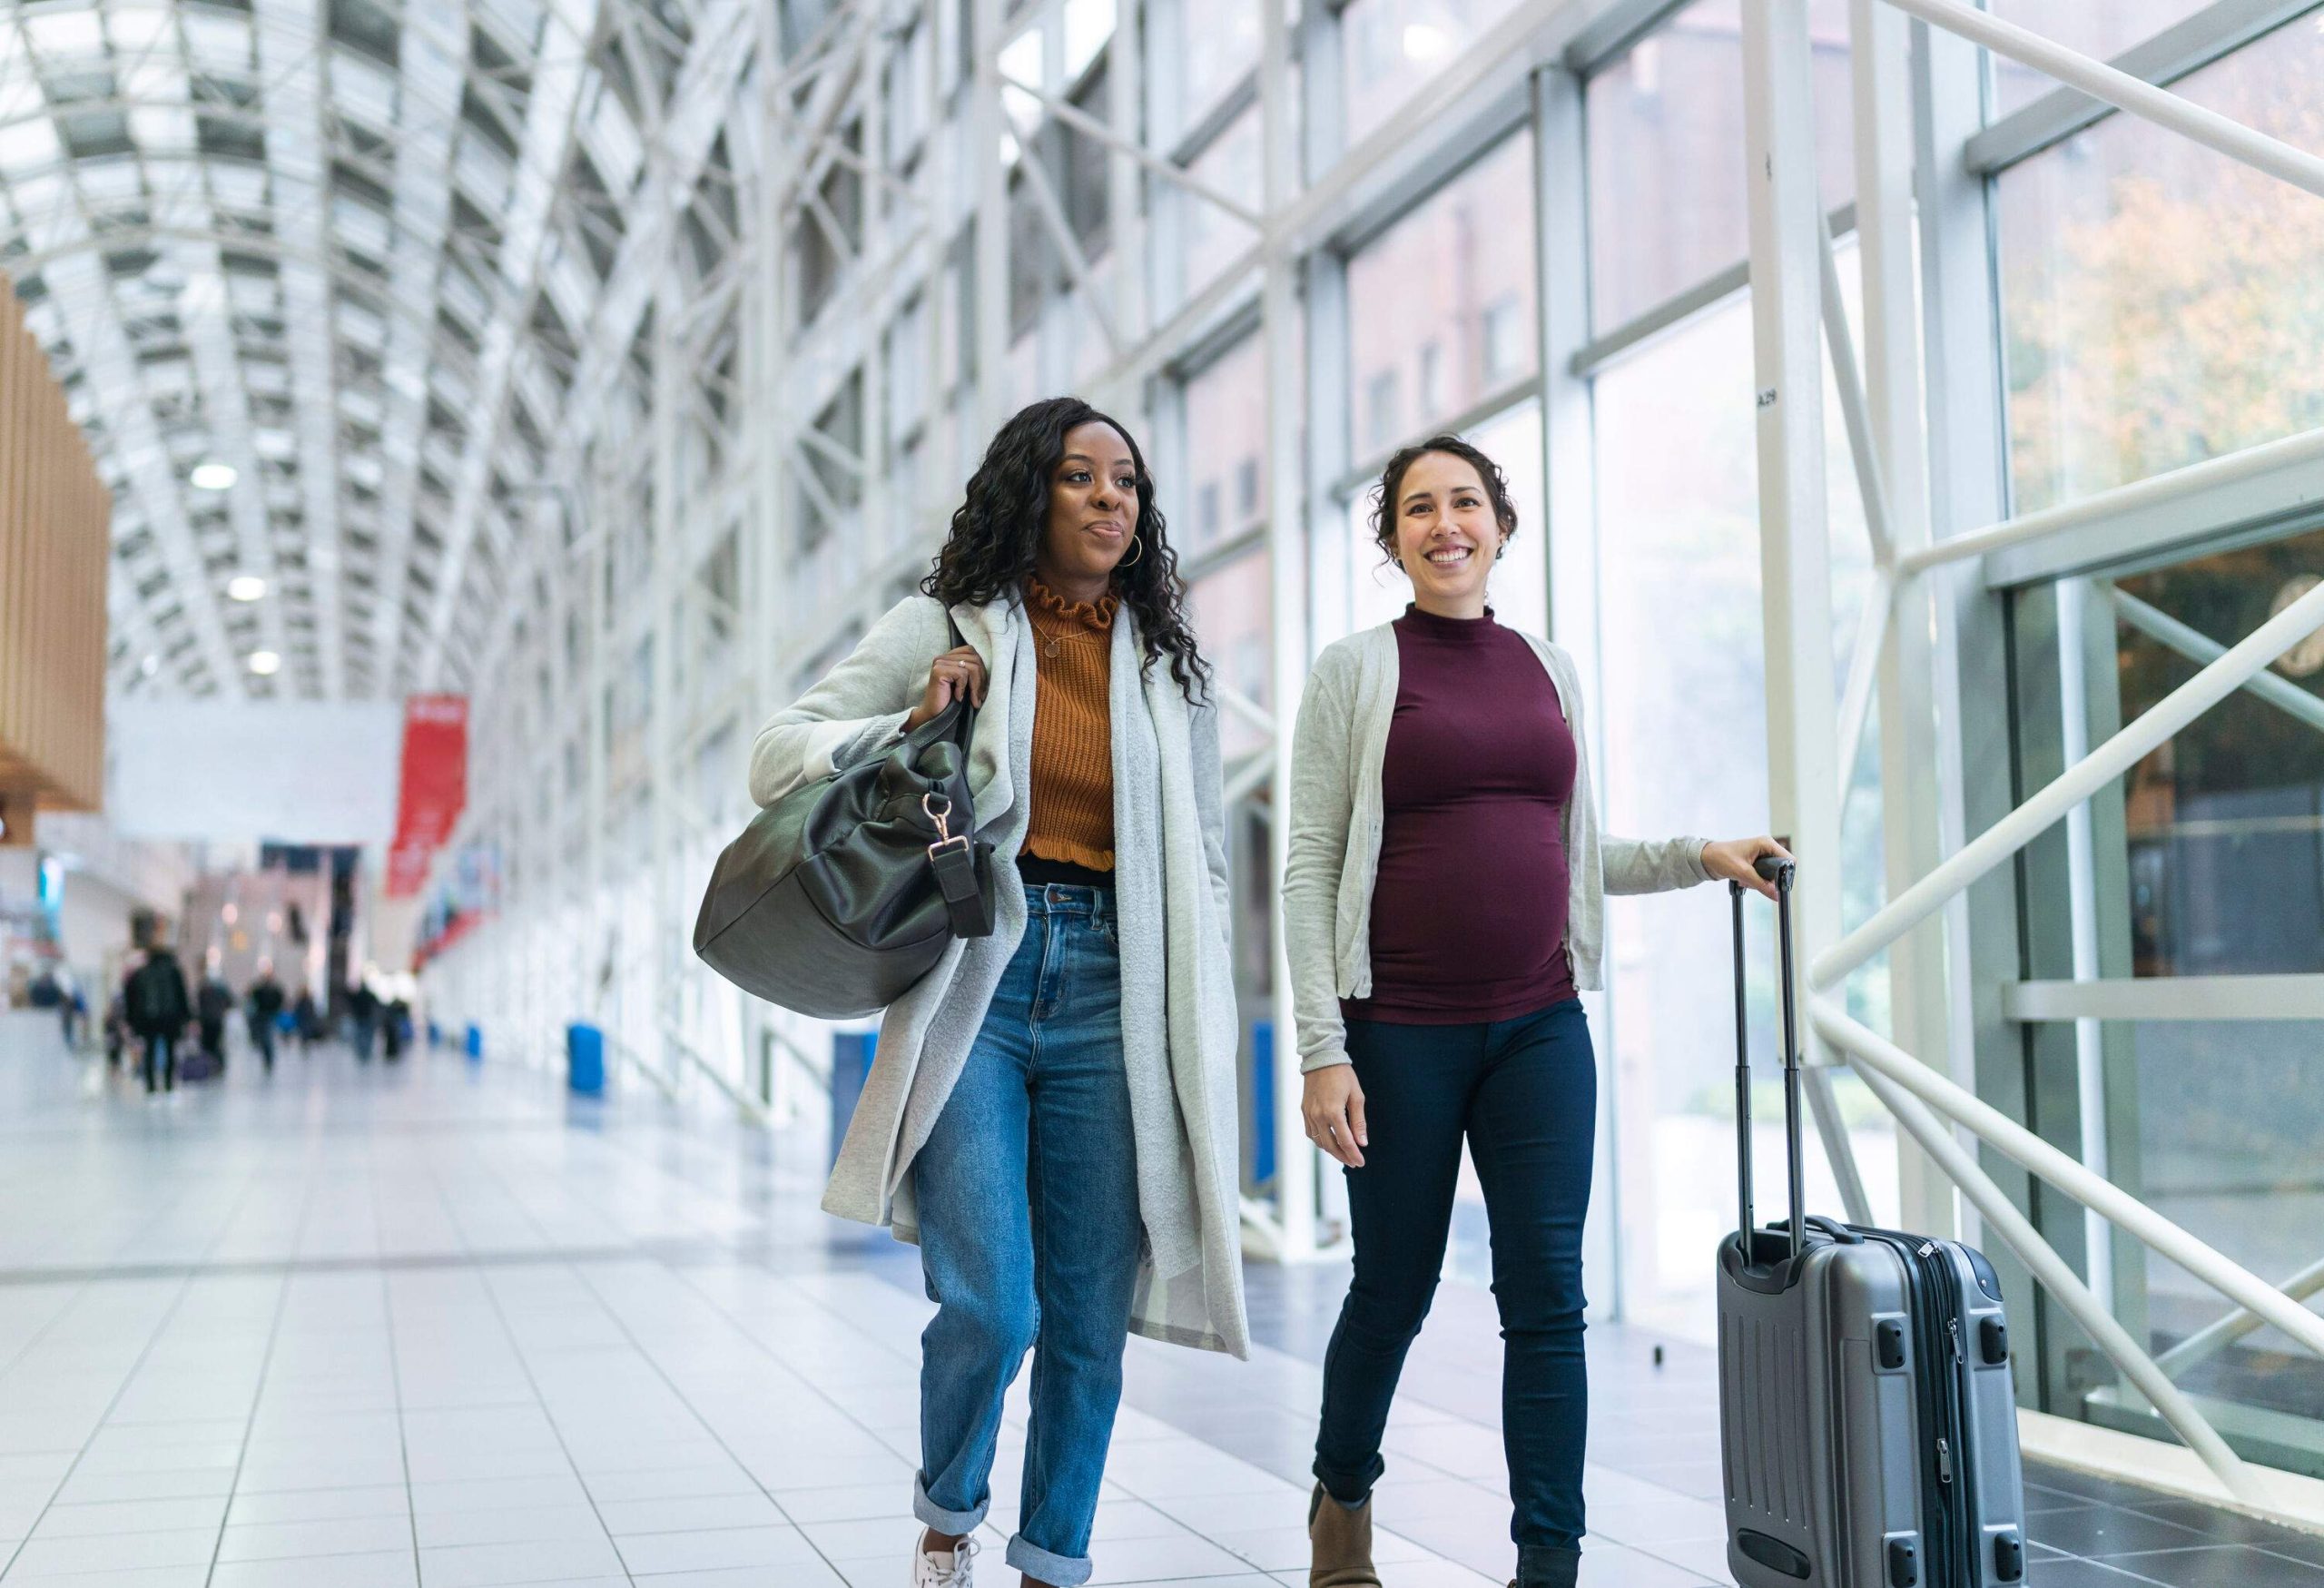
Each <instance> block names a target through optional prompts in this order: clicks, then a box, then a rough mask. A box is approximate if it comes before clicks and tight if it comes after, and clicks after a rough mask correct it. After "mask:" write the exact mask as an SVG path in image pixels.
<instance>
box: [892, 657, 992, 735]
mask: <svg viewBox="0 0 2324 1588" xmlns="http://www.w3.org/2000/svg"><path fill="white" fill-rule="evenodd" d="M962 695H967V696H968V699H969V704H970V705H974V706H979V707H981V706H982V705H984V658H983V657H982V656H978V655H977V653H976V647H975V646H960V647H959V648H958V649H955V650H949V651H946V652H945V653H944V654H943V655H942V656H939V657H937V658H936V660H935V661H934V662H933V663H931V665H930V666H929V669H928V687H927V688H926V689H924V690H922V691H921V696H920V704H919V705H916V706H914V707H913V708H912V713H911V715H910V716H908V717H906V718H904V732H905V733H907V734H909V733H911V731H912V730H913V729H915V728H917V727H919V726H920V725H921V724H922V723H925V722H927V721H929V720H930V719H931V718H932V717H934V716H935V715H936V714H937V713H938V712H940V711H942V710H943V709H944V708H945V707H946V706H948V705H951V704H952V703H953V702H954V701H955V700H958V699H959V698H960V696H962Z"/></svg>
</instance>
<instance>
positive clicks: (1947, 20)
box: [1885, 0, 2324, 198]
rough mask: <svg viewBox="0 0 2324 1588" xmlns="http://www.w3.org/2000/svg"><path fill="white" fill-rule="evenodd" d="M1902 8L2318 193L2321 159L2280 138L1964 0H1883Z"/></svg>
mask: <svg viewBox="0 0 2324 1588" xmlns="http://www.w3.org/2000/svg"><path fill="white" fill-rule="evenodd" d="M1885 3H1886V4H1887V5H1894V6H1896V8H1897V9H1898V10H1900V11H1905V12H1909V13H1910V14H1911V15H1915V16H1917V17H1919V18H1920V19H1921V20H1922V21H1923V22H1925V23H1927V24H1928V25H1930V26H1931V27H1937V28H1943V29H1944V30H1945V32H1947V33H1950V34H1955V35H1958V36H1960V37H1962V38H1965V39H1967V40H1969V41H1970V42H1971V43H1973V44H1983V45H1984V47H1985V48H1986V49H1989V50H1991V51H1993V53H1994V54H1997V55H2006V56H2008V57H2009V58H2010V59H2011V60H2013V61H2017V62H2020V63H2022V64H2025V65H2028V66H2031V67H2033V69H2034V70H2035V71H2037V72H2043V73H2047V74H2049V75H2050V76H2053V77H2054V78H2056V79H2057V80H2058V81H2059V82H2061V83H2063V84H2067V85H2069V86H2070V87H2073V88H2079V89H2081V90H2082V91H2083V93H2084V94H2089V95H2091V96H2092V97H2093V98H2095V99H2102V100H2104V101H2105V102H2106V103H2107V104H2111V105H2112V106H2114V107H2115V108H2116V109H2117V110H2123V111H2128V112H2129V113H2131V114H2132V115H2135V116H2140V117H2142V118H2143V119H2145V120H2147V121H2151V122H2152V123H2155V124H2156V125H2158V126H2162V127H2168V128H2169V129H2171V131H2172V132H2174V133H2181V134H2182V135H2183V136H2186V137H2189V138H2191V139H2193V140H2194V141H2195V142H2196V143H2201V144H2202V145H2203V146H2204V147H2205V148H2207V149H2212V150H2216V151H2217V152H2218V153H2221V154H2224V155H2226V156H2227V157H2228V158H2229V159H2230V160H2234V161H2239V162H2240V163H2243V164H2245V165H2248V166H2250V167H2251V168H2252V169H2253V170H2254V171H2260V172H2264V173H2267V174H2268V175H2270V176H2272V177H2275V178H2276V179H2277V180H2279V181H2280V182H2290V184H2291V185H2292V186H2294V187H2296V188H2300V189H2303V190H2305V191H2306V192H2310V193H2313V194H2315V195H2316V196H2317V197H2319V198H2324V160H2320V159H2319V158H2317V157H2316V156H2315V155H2313V154H2309V153H2306V152H2305V151H2303V150H2299V149H2295V148H2293V147H2292V146H2291V145H2290V144H2289V143H2285V142H2283V141H2282V140H2281V139H2280V138H2270V137H2269V136H2268V135H2267V134H2266V133H2257V132H2254V131H2252V130H2251V129H2250V127H2247V126H2245V125H2244V124H2243V123H2240V122H2238V121H2232V120H2230V119H2229V118H2228V117H2226V116H2223V115H2221V114H2220V113H2218V112H2217V111H2211V110H2205V109H2204V108H2203V107H2202V106H2201V105H2199V104H2192V103H2191V102H2189V101H2187V100H2184V99H2181V98H2180V97H2179V95H2177V94H2172V93H2171V92H2170V91H2169V90H2168V89H2162V88H2157V87H2156V86H2155V85H2154V84H2152V83H2145V82H2142V81H2140V80H2139V79H2138V78H2136V77H2133V76H2132V75H2131V74H2129V73H2127V72H2122V71H2119V70H2117V69H2116V68H2114V67H2112V66H2109V65H2107V64H2105V63H2104V62H2102V61H2093V60H2092V59H2091V58H2090V57H2089V56H2087V55H2085V54H2081V53H2079V52H2078V51H2074V50H2070V49H2067V48H2066V47H2065V46H2064V45H2063V44H2054V43H2053V42H2052V41H2050V40H2048V39H2045V38H2043V36H2042V35H2040V34H2037V33H2034V32H2033V31H2032V30H2031V29H2029V28H2023V27H2020V26H2018V25H2016V24H2015V23H2014V22H2006V21H2004V20H2003V19H2002V18H2000V17H1998V16H1994V15H1991V14H1990V13H1987V12H1984V11H1980V10H1978V9H1977V8H1976V7H1975V6H1974V5H1966V4H1965V3H1964V0H1885Z"/></svg>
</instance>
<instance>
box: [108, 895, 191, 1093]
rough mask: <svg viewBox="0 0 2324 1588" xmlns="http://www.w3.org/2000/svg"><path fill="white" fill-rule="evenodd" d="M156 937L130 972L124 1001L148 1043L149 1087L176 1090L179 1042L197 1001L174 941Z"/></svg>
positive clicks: (135, 1028) (131, 1024)
mask: <svg viewBox="0 0 2324 1588" xmlns="http://www.w3.org/2000/svg"><path fill="white" fill-rule="evenodd" d="M151 930H153V932H155V941H153V942H152V943H150V944H149V945H148V947H147V948H146V951H145V960H144V962H143V964H141V965H139V966H138V967H137V969H136V970H134V971H133V972H130V976H129V984H128V986H127V988H126V989H125V990H124V998H123V1001H124V1004H125V1007H126V1010H127V1013H128V1016H129V1029H130V1030H131V1031H133V1032H135V1033H136V1036H137V1039H138V1041H142V1042H143V1043H144V1044H145V1090H146V1092H147V1093H148V1094H149V1095H150V1094H151V1093H153V1091H154V1090H156V1088H157V1086H158V1089H159V1090H162V1091H175V1090H177V1085H178V1060H177V1055H178V1046H179V1044H180V1043H181V1042H182V1041H183V1040H184V1038H185V1029H186V1026H187V1023H188V1022H189V1021H192V1019H193V1002H192V1000H191V999H189V998H188V997H187V996H186V990H185V972H184V971H182V970H181V969H180V968H179V966H178V957H177V955H176V954H175V953H174V952H172V950H171V948H170V945H169V944H168V943H166V942H161V941H159V936H158V932H159V929H158V928H153V929H151Z"/></svg>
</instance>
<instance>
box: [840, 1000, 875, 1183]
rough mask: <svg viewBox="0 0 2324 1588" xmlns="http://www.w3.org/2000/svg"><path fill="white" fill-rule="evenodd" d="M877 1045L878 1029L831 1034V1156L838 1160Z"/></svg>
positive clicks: (860, 1098) (869, 1073) (870, 1069)
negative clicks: (832, 1035) (840, 1148)
mask: <svg viewBox="0 0 2324 1588" xmlns="http://www.w3.org/2000/svg"><path fill="white" fill-rule="evenodd" d="M879 1046H880V1033H879V1032H877V1031H841V1032H840V1033H839V1034H838V1035H836V1036H834V1037H832V1156H831V1161H832V1162H833V1163H837V1162H838V1161H839V1147H840V1143H841V1142H842V1141H844V1140H846V1139H847V1125H848V1121H849V1120H851V1119H854V1118H855V1105H856V1104H857V1103H858V1102H859V1101H861V1100H862V1097H863V1082H864V1081H865V1080H866V1079H868V1078H869V1077H870V1075H871V1073H872V1056H873V1054H874V1053H875V1052H876V1050H878V1048H879Z"/></svg>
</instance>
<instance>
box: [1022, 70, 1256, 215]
mask: <svg viewBox="0 0 2324 1588" xmlns="http://www.w3.org/2000/svg"><path fill="white" fill-rule="evenodd" d="M1125 25H1126V24H1125ZM1117 36H1119V35H1117ZM1000 81H1001V83H1002V84H1003V85H1004V86H1006V87H1007V88H1008V89H1009V91H1010V92H1011V93H1013V94H1023V95H1025V96H1026V97H1027V98H1029V99H1030V100H1033V101H1034V102H1035V103H1037V104H1039V105H1040V107H1041V108H1042V109H1043V110H1045V111H1047V112H1049V114H1051V115H1053V116H1055V117H1056V118H1057V119H1058V120H1059V122H1061V123H1064V124H1065V125H1067V126H1068V127H1071V128H1072V129H1073V130H1074V131H1075V132H1077V133H1081V134H1083V135H1084V136H1085V137H1090V138H1095V139H1097V140H1098V142H1099V143H1103V144H1104V145H1106V147H1107V148H1108V149H1109V150H1111V151H1112V152H1113V153H1115V154H1117V155H1119V156H1121V157H1122V158H1124V159H1127V160H1128V161H1130V162H1131V163H1134V164H1137V165H1142V166H1144V167H1145V168H1146V169H1147V170H1148V171H1150V172H1152V173H1154V174H1155V175H1157V176H1158V177H1161V178H1162V179H1163V180H1164V181H1166V182H1174V183H1176V184H1177V186H1179V187H1182V188H1184V189H1186V190H1187V192H1190V193H1193V194H1195V195H1196V197H1197V198H1200V199H1202V200H1204V201H1205V202H1208V203H1212V204H1216V205H1217V206H1218V208H1220V209H1222V210H1224V211H1226V212H1227V213H1228V214H1230V215H1232V216H1234V217H1235V218H1236V220H1237V221H1240V222H1243V223H1244V224H1245V225H1246V226H1250V227H1253V228H1256V227H1258V226H1260V225H1261V224H1263V223H1264V222H1263V218H1262V217H1261V215H1260V214H1259V212H1257V211H1256V210H1254V209H1252V208H1251V207H1250V206H1249V205H1247V204H1246V203H1244V202H1242V201H1241V200H1239V199H1236V198H1235V197H1233V196H1231V195H1229V194H1228V193H1226V192H1222V191H1221V190H1220V189H1218V188H1217V187H1216V186H1214V185H1213V184H1212V183H1210V182H1205V181H1203V179H1202V178H1200V177H1198V176H1196V174H1195V173H1193V172H1191V171H1189V170H1187V168H1186V167H1185V166H1183V165H1180V164H1179V163H1177V162H1176V161H1174V160H1170V159H1167V158H1166V157H1165V156H1163V155H1160V154H1157V153H1155V152H1154V151H1153V150H1151V149H1149V148H1147V146H1146V145H1145V144H1144V143H1140V142H1138V141H1137V139H1135V138H1133V137H1130V136H1128V134H1126V133H1123V132H1122V131H1121V130H1120V129H1119V128H1118V127H1113V126H1108V125H1107V124H1106V123H1104V122H1101V121H1099V120H1098V118H1097V117H1095V116H1093V115H1091V114H1090V113H1088V111H1085V110H1083V109H1082V108H1081V107H1080V106H1078V105H1076V104H1072V103H1070V102H1069V101H1067V100H1063V99H1059V97H1058V96H1057V95H1055V94H1044V93H1042V92H1041V91H1040V90H1039V89H1038V88H1035V87H1034V86H1032V85H1031V84H1029V83H1027V82H1025V81H1024V80H1023V79H1022V78H1019V77H1010V76H1007V75H1005V74H1004V75H1003V76H1002V77H1001V79H1000Z"/></svg>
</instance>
